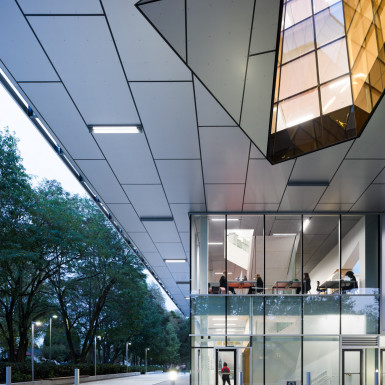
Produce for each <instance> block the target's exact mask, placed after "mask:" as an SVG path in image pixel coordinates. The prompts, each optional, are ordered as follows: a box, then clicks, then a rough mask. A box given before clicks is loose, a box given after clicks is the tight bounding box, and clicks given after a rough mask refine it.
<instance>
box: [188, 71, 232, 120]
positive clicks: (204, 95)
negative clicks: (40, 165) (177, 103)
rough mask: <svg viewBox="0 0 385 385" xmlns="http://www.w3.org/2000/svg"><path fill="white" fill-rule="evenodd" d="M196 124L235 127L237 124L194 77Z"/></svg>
mask: <svg viewBox="0 0 385 385" xmlns="http://www.w3.org/2000/svg"><path fill="white" fill-rule="evenodd" d="M194 89H195V98H196V107H197V114H198V124H199V125H200V126H236V125H237V124H236V123H235V122H234V120H233V119H232V118H231V116H230V115H229V114H228V113H227V112H226V111H225V110H224V109H223V107H222V106H221V105H220V104H219V103H218V102H217V101H216V100H215V98H214V97H213V96H212V95H211V94H210V93H209V92H208V91H207V89H206V87H205V86H204V85H203V84H202V83H201V82H200V81H199V80H198V79H197V78H196V77H195V76H194Z"/></svg>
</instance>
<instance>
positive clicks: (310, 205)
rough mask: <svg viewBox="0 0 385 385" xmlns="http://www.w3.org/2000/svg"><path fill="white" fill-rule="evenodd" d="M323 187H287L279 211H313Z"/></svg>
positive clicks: (323, 189)
mask: <svg viewBox="0 0 385 385" xmlns="http://www.w3.org/2000/svg"><path fill="white" fill-rule="evenodd" d="M325 189H326V187H325V186H322V187H320V186H306V187H305V186H287V187H286V190H285V193H284V195H283V197H282V201H281V204H280V206H279V211H313V210H314V208H315V206H316V205H317V203H318V201H319V199H320V198H321V195H322V193H323V192H324V191H325Z"/></svg>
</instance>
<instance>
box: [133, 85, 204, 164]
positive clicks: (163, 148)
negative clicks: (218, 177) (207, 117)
mask: <svg viewBox="0 0 385 385" xmlns="http://www.w3.org/2000/svg"><path fill="white" fill-rule="evenodd" d="M131 87H132V91H133V94H134V98H135V101H136V103H137V106H138V109H139V111H140V115H141V118H142V122H143V126H144V130H145V133H146V135H147V138H148V141H149V143H150V147H151V150H152V153H153V156H154V158H155V159H194V158H195V159H199V157H200V153H199V144H198V129H197V122H196V115H195V105H194V94H193V87H192V82H177V83H171V82H158V83H154V82H146V83H131Z"/></svg>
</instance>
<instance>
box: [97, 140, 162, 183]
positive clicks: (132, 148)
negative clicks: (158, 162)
mask: <svg viewBox="0 0 385 385" xmlns="http://www.w3.org/2000/svg"><path fill="white" fill-rule="evenodd" d="M93 136H94V137H95V140H96V141H97V143H98V144H99V146H100V148H101V150H102V151H103V154H104V155H105V157H106V159H107V160H108V162H109V163H110V164H111V167H112V168H113V169H114V172H115V174H116V176H117V178H118V180H119V182H120V183H122V184H125V183H132V184H136V183H138V184H147V183H159V182H160V180H159V177H158V172H157V171H156V167H155V163H154V160H153V158H152V156H151V151H150V149H149V147H148V144H147V140H146V137H145V135H143V134H113V135H112V134H111V135H108V134H94V135H93Z"/></svg>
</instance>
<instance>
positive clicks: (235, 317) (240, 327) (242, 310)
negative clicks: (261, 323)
mask: <svg viewBox="0 0 385 385" xmlns="http://www.w3.org/2000/svg"><path fill="white" fill-rule="evenodd" d="M252 299H253V298H252V297H249V296H234V297H233V296H229V297H227V316H228V317H227V334H236V335H239V334H250V314H251V311H252V310H251V304H252V302H251V300H252Z"/></svg>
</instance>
